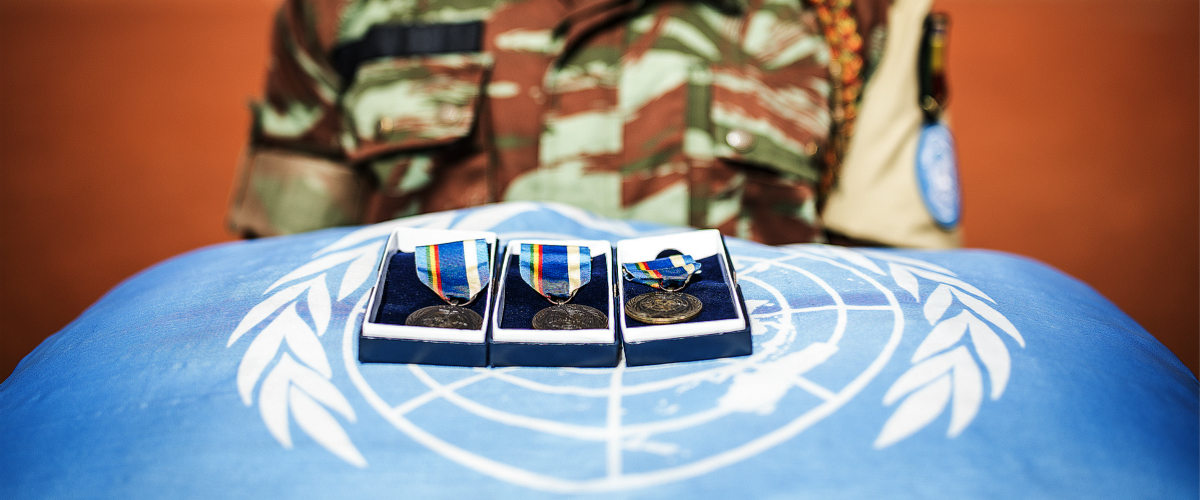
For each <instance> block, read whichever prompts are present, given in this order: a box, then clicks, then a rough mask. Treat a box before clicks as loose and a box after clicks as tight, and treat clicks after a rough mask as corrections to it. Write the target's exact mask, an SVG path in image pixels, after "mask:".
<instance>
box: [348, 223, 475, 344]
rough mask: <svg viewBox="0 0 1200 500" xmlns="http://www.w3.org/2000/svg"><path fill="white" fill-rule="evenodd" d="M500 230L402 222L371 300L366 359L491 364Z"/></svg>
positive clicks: (363, 337) (381, 266)
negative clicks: (490, 331) (489, 335)
mask: <svg viewBox="0 0 1200 500" xmlns="http://www.w3.org/2000/svg"><path fill="white" fill-rule="evenodd" d="M498 246H499V245H498V244H497V240H496V235H495V233H491V232H486V231H456V230H439V229H416V228H400V229H397V230H396V231H394V232H393V233H392V235H391V237H390V238H388V242H387V246H386V247H385V250H384V254H383V259H382V260H381V262H380V264H379V279H378V281H377V283H376V285H375V288H374V289H373V290H372V291H371V298H370V301H369V302H368V303H367V311H366V317H365V318H364V321H363V328H362V334H361V335H360V336H359V341H358V359H359V360H360V361H363V362H383V363H423V364H433V365H457V366H487V364H488V346H487V330H488V325H489V324H490V321H489V319H490V315H491V307H490V305H491V301H492V289H493V287H492V286H491V282H492V272H493V271H492V268H493V263H494V262H495V255H496V251H497V247H498Z"/></svg>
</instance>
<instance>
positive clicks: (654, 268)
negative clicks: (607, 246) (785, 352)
mask: <svg viewBox="0 0 1200 500" xmlns="http://www.w3.org/2000/svg"><path fill="white" fill-rule="evenodd" d="M616 259H617V266H616V267H617V269H619V271H618V283H617V290H618V293H619V297H618V300H617V302H618V304H619V305H618V308H619V310H620V314H619V315H618V316H619V319H618V321H619V326H620V329H621V336H622V339H623V346H624V351H625V363H626V364H627V365H629V366H638V365H652V364H660V363H674V362H680V361H696V360H703V359H716V358H725V357H731V356H742V355H747V354H750V353H751V350H752V348H751V337H750V321H749V314H748V313H747V312H746V305H745V300H744V299H743V298H742V291H741V287H740V286H739V285H738V284H737V280H736V278H735V273H734V271H733V262H732V261H731V260H730V258H729V252H728V251H727V250H726V248H725V241H724V239H723V238H722V236H721V233H720V232H719V231H717V230H715V229H709V230H703V231H692V232H688V233H679V234H670V235H664V236H655V237H650V238H637V239H629V240H621V241H618V242H617V253H616Z"/></svg>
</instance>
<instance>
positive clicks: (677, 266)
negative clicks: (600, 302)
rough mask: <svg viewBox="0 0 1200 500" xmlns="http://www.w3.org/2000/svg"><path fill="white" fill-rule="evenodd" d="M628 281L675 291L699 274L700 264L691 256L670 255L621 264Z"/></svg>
mask: <svg viewBox="0 0 1200 500" xmlns="http://www.w3.org/2000/svg"><path fill="white" fill-rule="evenodd" d="M622 267H623V268H624V270H625V276H626V278H628V279H629V280H630V281H633V282H635V283H641V284H643V285H647V286H651V287H654V288H658V289H673V288H674V289H677V288H679V287H682V286H683V285H685V284H687V282H688V280H689V279H691V277H692V275H693V274H695V273H697V272H700V263H699V262H696V260H695V259H693V258H692V256H691V255H672V256H670V257H663V258H661V259H654V260H648V261H645V262H635V263H632V264H622Z"/></svg>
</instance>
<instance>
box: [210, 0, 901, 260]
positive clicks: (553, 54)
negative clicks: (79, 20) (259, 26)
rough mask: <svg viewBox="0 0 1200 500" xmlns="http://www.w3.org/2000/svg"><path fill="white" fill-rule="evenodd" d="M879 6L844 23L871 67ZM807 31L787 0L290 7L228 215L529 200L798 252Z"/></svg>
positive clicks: (818, 56) (343, 220)
mask: <svg viewBox="0 0 1200 500" xmlns="http://www.w3.org/2000/svg"><path fill="white" fill-rule="evenodd" d="M838 1H840V2H841V3H844V4H850V2H848V1H845V0H838ZM888 2H889V0H874V1H858V2H856V4H855V5H854V7H853V8H854V10H853V11H852V12H851V13H852V14H854V15H855V16H856V18H857V20H858V23H857V25H856V26H855V25H853V24H852V25H851V29H856V30H857V32H858V33H856V34H855V39H856V40H860V41H861V43H862V45H863V48H862V52H863V53H864V54H867V55H868V57H866V64H867V65H868V66H869V65H870V63H871V62H872V61H874V60H876V59H877V58H878V52H879V51H880V50H881V49H882V44H881V43H880V40H881V38H882V37H881V35H882V32H883V31H882V30H883V27H884V17H885V16H884V14H885V13H886V5H887V3H888ZM859 35H861V36H859ZM826 36H828V34H827V33H825V31H823V27H822V25H821V22H820V21H819V20H818V19H817V15H816V13H815V11H814V9H813V7H812V6H811V5H809V4H806V3H803V2H801V1H799V0H695V1H675V0H666V1H651V2H644V1H633V0H509V1H503V0H501V1H496V0H424V1H420V2H418V1H415V0H288V1H286V2H285V4H284V5H283V7H282V9H281V10H280V12H279V16H278V19H277V22H276V28H275V34H274V39H273V47H272V61H271V66H270V69H269V73H268V79H267V88H266V96H265V99H264V102H262V103H261V104H258V105H255V106H254V109H253V112H254V130H253V133H252V138H251V146H250V148H248V150H247V153H246V157H245V159H244V162H243V168H242V173H241V174H240V175H241V179H240V181H239V182H240V186H239V187H238V189H237V190H236V191H235V195H234V199H233V203H232V207H231V211H230V221H231V224H232V225H233V227H234V228H235V230H237V231H240V232H243V233H245V234H253V235H272V234H281V233H291V232H299V231H306V230H311V229H316V228H319V227H326V226H332V225H342V224H355V223H364V222H373V221H379V220H386V219H391V218H395V217H400V216H405V215H410V214H415V213H421V212H430V211H438V210H446V209H453V208H460V207H465V206H471V205H478V204H482V203H487V202H493V201H509V200H541V201H558V202H563V203H567V204H571V205H574V206H578V207H581V208H584V209H588V210H591V211H594V212H597V213H599V214H602V215H605V216H610V217H619V218H627V219H641V220H650V221H656V222H662V223H667V224H678V225H692V226H696V227H715V228H719V229H721V230H722V231H723V232H725V233H726V234H730V235H734V236H740V237H746V238H752V239H755V240H758V241H763V242H767V243H789V242H807V241H816V240H819V239H820V237H821V236H820V235H821V231H820V229H821V226H820V220H819V216H818V214H817V204H816V196H815V194H816V193H815V189H816V185H817V183H818V181H819V179H820V177H821V174H822V172H821V170H822V166H821V161H820V160H819V158H821V152H823V151H824V148H826V145H827V142H828V141H829V140H830V137H831V127H832V124H833V123H834V122H835V120H834V119H833V116H834V115H835V114H836V113H834V112H832V111H831V109H832V105H831V102H832V100H833V99H835V97H834V96H833V94H834V92H833V90H834V87H835V83H836V82H833V81H831V64H830V60H831V59H830V51H829V46H828V45H827V43H826ZM834 66H836V65H834ZM836 71H837V70H836V69H835V70H834V72H835V73H836ZM863 74H864V75H865V74H867V71H866V70H864V71H863Z"/></svg>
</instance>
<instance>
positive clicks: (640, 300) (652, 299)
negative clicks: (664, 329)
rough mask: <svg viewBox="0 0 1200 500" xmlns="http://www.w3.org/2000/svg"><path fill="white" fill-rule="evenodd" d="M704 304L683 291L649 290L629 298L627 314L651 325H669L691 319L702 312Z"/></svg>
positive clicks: (626, 307)
mask: <svg viewBox="0 0 1200 500" xmlns="http://www.w3.org/2000/svg"><path fill="white" fill-rule="evenodd" d="M703 308H704V304H703V303H701V302H700V299H697V298H695V297H693V296H691V295H688V294H686V293H681V292H649V293H643V294H641V295H638V296H637V297H634V298H632V299H629V301H628V302H626V303H625V315H626V316H629V317H630V318H632V319H635V320H638V321H641V322H642V323H649V324H651V325H669V324H672V323H682V322H684V321H688V320H691V319H692V318H695V317H696V316H698V315H699V314H700V310H701V309H703Z"/></svg>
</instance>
